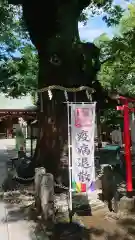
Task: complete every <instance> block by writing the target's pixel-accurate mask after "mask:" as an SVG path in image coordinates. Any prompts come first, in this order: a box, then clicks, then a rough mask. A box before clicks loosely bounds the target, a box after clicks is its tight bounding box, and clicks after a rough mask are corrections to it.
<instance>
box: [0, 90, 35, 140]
mask: <svg viewBox="0 0 135 240" xmlns="http://www.w3.org/2000/svg"><path fill="white" fill-rule="evenodd" d="M19 117H22V118H24V120H25V121H26V122H27V123H28V124H29V123H30V122H31V121H33V120H35V119H36V107H35V106H34V104H33V103H32V100H31V96H24V97H22V98H19V99H12V98H7V97H5V95H4V94H1V95H0V137H4V138H5V137H6V138H9V137H12V133H13V128H14V125H15V124H17V123H18V118H19Z"/></svg>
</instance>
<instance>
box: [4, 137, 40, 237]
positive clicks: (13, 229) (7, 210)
mask: <svg viewBox="0 0 135 240" xmlns="http://www.w3.org/2000/svg"><path fill="white" fill-rule="evenodd" d="M7 145H8V144H7ZM7 145H6V141H4V140H3V139H2V140H0V187H1V186H2V183H3V181H4V179H5V178H6V176H7V167H6V162H7V160H8V154H7V149H6V148H7ZM30 227H31V223H30V222H29V221H27V220H25V219H24V217H23V213H21V214H20V213H19V211H18V209H17V208H16V209H15V208H14V207H13V205H10V204H7V203H4V202H3V201H2V200H1V201H0V239H1V240H36V239H37V238H36V236H34V235H33V236H32V234H31V228H30ZM39 239H41V238H39Z"/></svg>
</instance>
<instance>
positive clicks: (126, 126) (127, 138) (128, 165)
mask: <svg viewBox="0 0 135 240" xmlns="http://www.w3.org/2000/svg"><path fill="white" fill-rule="evenodd" d="M123 110H124V141H125V160H126V183H127V192H128V193H131V192H132V191H133V186H132V162H131V151H130V131H129V108H128V101H126V102H125V105H124V109H123Z"/></svg>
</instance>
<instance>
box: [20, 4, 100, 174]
mask: <svg viewBox="0 0 135 240" xmlns="http://www.w3.org/2000/svg"><path fill="white" fill-rule="evenodd" d="M20 3H21V4H22V6H23V16H24V20H25V22H26V25H27V28H28V31H29V34H30V38H31V40H32V42H33V44H34V45H35V47H36V48H37V51H38V56H39V75H38V87H39V89H41V88H43V87H45V86H49V85H62V86H67V87H72V86H74V87H77V86H80V85H89V86H91V84H92V81H93V80H94V81H95V75H96V72H97V70H98V62H97V56H98V54H99V50H97V48H95V47H94V45H92V44H86V45H85V46H84V45H83V44H81V43H80V39H79V32H78V20H79V17H80V14H81V11H82V10H83V9H84V8H86V7H87V6H88V5H89V4H90V1H89V0H83V1H82V0H77V1H74V0H69V1H63V0H60V1H57V0H54V1H47V2H46V6H45V2H44V1H43V0H39V1H38V2H37V1H35V2H33V1H32V0H29V1H28V0H20ZM89 54H90V55H89ZM95 66H96V67H95ZM76 97H77V98H76V100H78V101H81V100H82V101H85V100H86V97H84V95H82V94H80V93H78V94H77V95H76ZM73 100H74V96H73V94H69V101H73ZM63 101H65V99H64V93H60V92H56V91H53V99H52V100H51V101H50V100H49V99H48V95H47V92H45V93H44V94H43V112H40V111H39V116H38V120H39V139H38V144H37V148H36V152H35V160H36V165H38V166H39V165H40V166H44V167H45V168H46V170H47V171H48V172H51V173H53V174H54V175H56V172H58V165H59V164H58V163H59V160H60V155H61V151H62V149H63V145H64V143H65V142H66V140H67V113H66V105H64V104H63V103H62V102H63ZM40 105H41V104H40ZM40 107H41V106H40Z"/></svg>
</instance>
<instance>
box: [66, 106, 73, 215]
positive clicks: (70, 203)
mask: <svg viewBox="0 0 135 240" xmlns="http://www.w3.org/2000/svg"><path fill="white" fill-rule="evenodd" d="M69 108H70V109H71V107H70V104H69V102H67V113H68V170H69V210H70V213H71V212H72V208H73V207H72V159H71V120H70V109H69Z"/></svg>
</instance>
